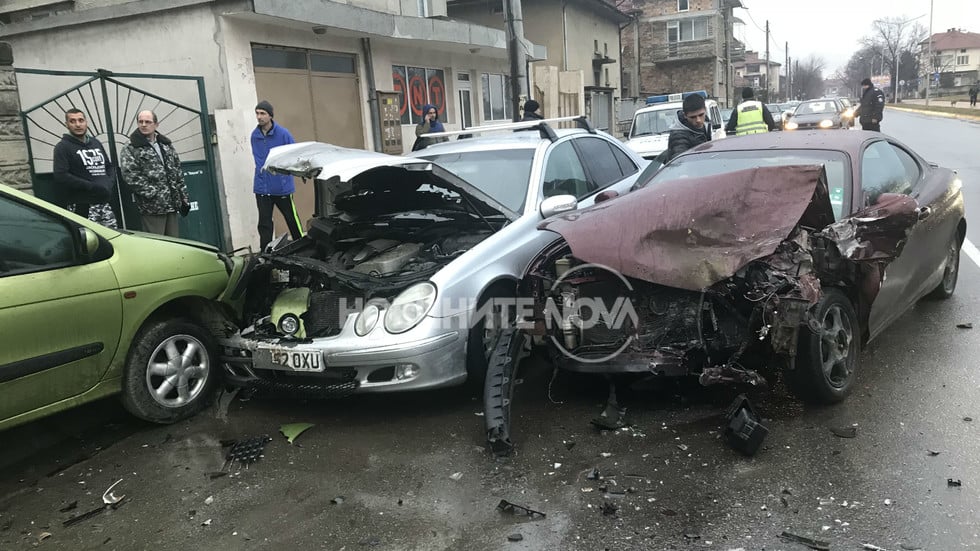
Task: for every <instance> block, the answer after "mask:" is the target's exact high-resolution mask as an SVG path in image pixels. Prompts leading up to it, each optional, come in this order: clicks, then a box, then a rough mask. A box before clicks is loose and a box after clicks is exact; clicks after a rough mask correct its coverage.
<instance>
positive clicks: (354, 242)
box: [244, 217, 497, 338]
mask: <svg viewBox="0 0 980 551" xmlns="http://www.w3.org/2000/svg"><path fill="white" fill-rule="evenodd" d="M496 229H497V228H494V229H493V231H492V230H491V228H490V227H488V226H487V224H485V223H484V224H478V223H474V222H472V221H469V220H466V221H460V220H451V219H445V218H441V217H415V218H411V219H383V220H374V221H371V222H360V223H346V222H343V221H339V220H338V219H336V218H318V219H315V220H314V221H313V224H312V227H311V228H310V232H309V234H308V235H307V236H306V237H305V238H303V239H300V240H298V241H295V242H293V243H290V244H288V245H286V246H285V247H282V248H280V249H277V250H275V251H274V252H271V253H263V254H261V255H258V257H257V261H256V265H255V266H254V267H253V268H252V270H251V272H250V273H249V276H248V284H247V293H246V303H245V309H244V311H245V318H246V319H245V321H246V325H251V324H254V325H255V331H256V333H257V335H258V336H260V337H261V336H265V337H282V336H283V335H282V334H281V331H279V329H278V328H277V325H276V324H277V322H278V320H275V319H272V317H276V316H275V315H274V314H275V313H276V312H281V311H286V310H289V311H298V312H297V315H298V316H299V317H300V318H302V320H303V330H302V331H301V333H300V334H299V336H300V337H301V338H313V337H325V336H332V335H336V334H337V333H339V332H340V330H341V328H342V325H343V322H344V320H345V319H346V317H347V314H348V313H351V312H358V311H359V310H360V309H361V307H363V305H364V303H365V302H366V301H368V300H370V299H374V298H380V299H385V300H391V299H393V298H394V297H395V296H396V295H397V294H398V293H399V292H401V291H402V290H404V289H405V288H407V287H408V286H410V285H412V284H414V283H417V282H420V281H424V280H426V279H428V278H429V277H431V276H432V275H433V274H434V273H436V272H437V271H438V270H440V269H441V268H442V267H443V266H445V265H446V264H448V263H449V262H451V261H452V260H454V259H456V258H458V257H459V256H460V255H462V254H463V253H465V252H466V251H468V250H469V249H471V248H473V247H474V246H475V245H476V244H478V243H480V242H481V241H483V240H484V239H486V238H487V237H489V236H490V235H492V234H493V233H494V231H495V230H496ZM291 289H303V290H305V291H304V292H303V294H302V296H299V297H298V296H297V295H296V294H295V293H285V292H284V291H286V290H291ZM306 291H308V293H307V292H306ZM287 301H289V302H290V304H285V303H286V302H287ZM270 314H273V315H270Z"/></svg>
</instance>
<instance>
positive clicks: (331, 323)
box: [303, 291, 354, 337]
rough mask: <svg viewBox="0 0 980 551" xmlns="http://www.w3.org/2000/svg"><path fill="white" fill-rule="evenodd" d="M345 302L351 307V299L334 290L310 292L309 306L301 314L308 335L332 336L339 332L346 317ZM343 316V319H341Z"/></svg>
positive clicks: (352, 302)
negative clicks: (304, 312)
mask: <svg viewBox="0 0 980 551" xmlns="http://www.w3.org/2000/svg"><path fill="white" fill-rule="evenodd" d="M345 304H347V305H349V307H353V304H354V301H353V299H349V298H348V299H345V298H344V296H343V295H342V294H341V293H338V292H336V291H319V292H316V293H311V294H310V307H309V308H308V309H307V311H306V314H304V315H303V321H304V322H306V335H307V336H308V337H332V336H334V335H338V334H340V330H341V329H342V328H343V326H344V320H345V319H346V318H347V309H346V308H344V309H342V308H341V307H342V306H344V305H345ZM342 317H343V319H341V318H342Z"/></svg>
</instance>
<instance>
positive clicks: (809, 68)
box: [793, 54, 826, 99]
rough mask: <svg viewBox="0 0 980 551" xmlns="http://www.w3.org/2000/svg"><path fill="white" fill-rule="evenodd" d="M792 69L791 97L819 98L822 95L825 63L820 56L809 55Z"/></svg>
mask: <svg viewBox="0 0 980 551" xmlns="http://www.w3.org/2000/svg"><path fill="white" fill-rule="evenodd" d="M793 65H794V67H793V97H794V98H796V99H809V98H819V97H820V96H822V95H823V70H824V66H825V65H826V63H825V62H824V60H823V58H822V57H820V56H815V55H813V54H810V55H809V56H808V57H807V58H806V59H804V60H803V61H802V62H800V61H796V62H795V63H794V64H793Z"/></svg>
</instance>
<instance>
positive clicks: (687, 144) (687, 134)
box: [661, 94, 711, 163]
mask: <svg viewBox="0 0 980 551" xmlns="http://www.w3.org/2000/svg"><path fill="white" fill-rule="evenodd" d="M707 113H708V111H707V109H706V108H705V106H704V98H703V97H701V96H700V95H698V94H691V95H689V96H687V97H686V98H684V103H683V105H682V106H681V110H680V111H678V112H677V122H676V123H674V125H673V126H671V128H670V134H669V135H668V136H667V151H666V152H665V155H662V156H661V159H662V162H663V163H666V162H667V161H669V160H671V159H673V158H674V157H676V156H678V155H680V154H681V153H683V152H685V151H687V150H688V149H691V148H692V147H694V146H696V145H701V144H703V143H705V142H709V141H711V128H710V127H709V126H708V125H707V124H706V122H707Z"/></svg>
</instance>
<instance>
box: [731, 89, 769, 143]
mask: <svg viewBox="0 0 980 551" xmlns="http://www.w3.org/2000/svg"><path fill="white" fill-rule="evenodd" d="M777 128H779V127H778V126H776V121H775V119H773V118H772V113H770V112H769V109H768V108H767V107H766V106H765V104H763V103H762V102H761V101H758V100H756V99H755V90H753V89H752V87H751V86H746V87H745V88H743V89H742V102H741V103H739V104H738V107H736V108H735V110H734V111H732V115H731V117H729V118H728V124H726V125H725V133H726V134H728V135H729V136H730V135H732V134H735V135H736V136H745V135H748V134H761V133H764V132H772V131H773V130H776V129H777Z"/></svg>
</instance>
